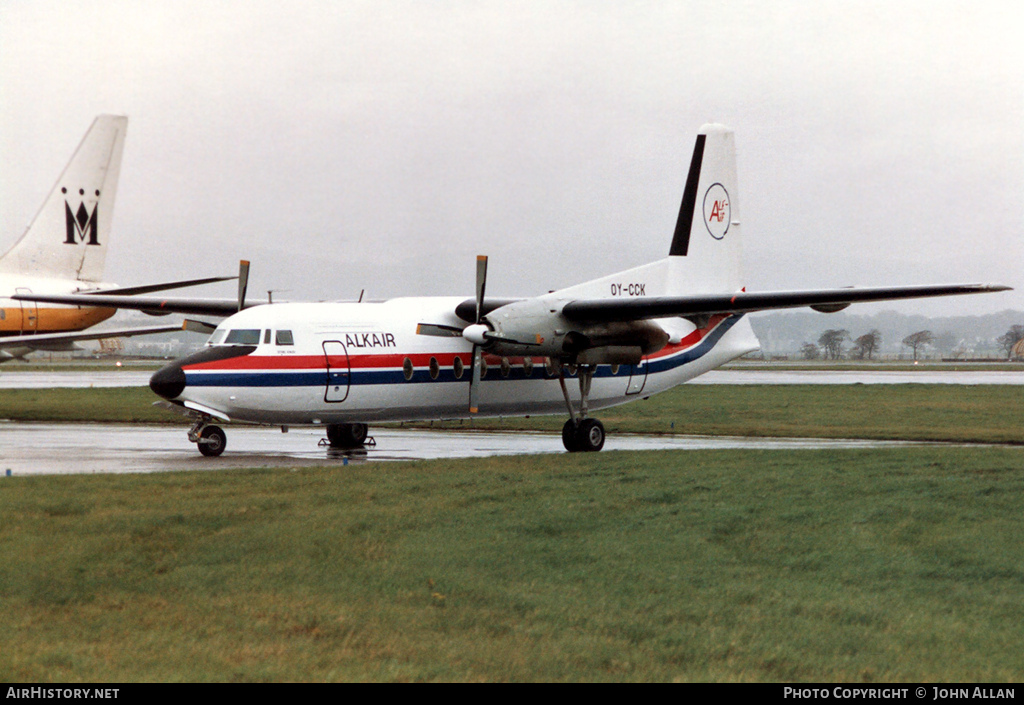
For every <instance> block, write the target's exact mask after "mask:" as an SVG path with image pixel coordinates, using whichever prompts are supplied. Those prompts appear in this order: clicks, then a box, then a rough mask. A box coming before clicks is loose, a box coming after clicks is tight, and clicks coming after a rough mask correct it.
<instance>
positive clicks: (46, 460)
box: [0, 422, 934, 481]
mask: <svg viewBox="0 0 1024 705" xmlns="http://www.w3.org/2000/svg"><path fill="white" fill-rule="evenodd" d="M225 430H226V431H227V436H228V444H227V450H226V451H225V452H224V455H222V456H220V457H219V458H206V457H204V456H202V455H201V454H200V453H199V452H198V451H197V449H196V446H194V445H193V444H191V443H189V442H188V439H187V438H186V437H185V429H184V428H183V427H180V426H174V427H154V426H133V425H108V424H40V423H13V422H7V423H0V449H2V451H0V457H2V459H0V481H3V475H6V474H7V471H8V470H9V471H10V474H11V475H12V476H16V475H41V474H61V473H124V472H160V471H169V470H219V469H225V468H253V467H303V466H310V465H347V464H350V463H365V462H387V461H403V460H405V461H408V460H419V459H431V458H472V457H484V456H493V455H525V454H536V453H550V454H554V453H564V452H565V450H564V449H563V448H562V440H561V436H559V435H555V434H547V433H522V432H516V433H494V432H484V431H427V430H410V429H398V428H396V429H373V430H372V431H371V432H372V433H373V435H374V439H375V441H376V446H374V447H370V448H367V449H365V450H360V451H351V452H341V451H336V450H332V449H330V448H327V447H322V446H320V445H318V443H319V441H320V439H321V437H322V436H323V433H322V431H320V430H318V429H313V428H295V429H291V430H290V432H289V433H281V431H280V429H279V428H267V427H247V426H227V427H225ZM919 445H934V444H923V443H911V442H900V441H862V440H828V439H806V438H740V437H722V436H646V435H630V434H616V435H613V436H609V437H608V439H607V441H606V443H605V450H606V451H609V450H665V449H674V450H701V449H709V448H746V449H796V448H881V447H887V448H891V447H910V446H919Z"/></svg>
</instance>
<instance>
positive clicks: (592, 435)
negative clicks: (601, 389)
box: [558, 365, 604, 453]
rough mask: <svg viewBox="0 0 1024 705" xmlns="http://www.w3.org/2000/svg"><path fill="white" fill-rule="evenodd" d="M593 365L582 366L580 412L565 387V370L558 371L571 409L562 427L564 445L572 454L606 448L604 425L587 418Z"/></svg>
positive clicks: (566, 403)
mask: <svg viewBox="0 0 1024 705" xmlns="http://www.w3.org/2000/svg"><path fill="white" fill-rule="evenodd" d="M595 369H596V368H595V367H594V366H593V365H581V366H580V368H579V380H580V410H579V413H577V412H576V410H575V409H573V406H572V400H570V399H569V390H568V388H566V386H565V369H564V368H559V370H558V383H559V384H560V385H562V396H564V397H565V405H566V407H568V409H569V420H568V421H566V422H565V425H564V426H562V445H564V446H565V449H566V450H567V451H569V452H570V453H579V452H596V451H599V450H601V449H602V448H604V424H602V423H601V422H600V421H598V420H597V419H591V418H587V398H588V397H589V396H590V383H591V381H592V380H593V379H594V370H595Z"/></svg>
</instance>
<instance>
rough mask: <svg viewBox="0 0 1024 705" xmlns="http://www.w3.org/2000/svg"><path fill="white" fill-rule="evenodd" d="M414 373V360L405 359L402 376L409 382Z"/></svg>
mask: <svg viewBox="0 0 1024 705" xmlns="http://www.w3.org/2000/svg"><path fill="white" fill-rule="evenodd" d="M414 371H415V370H414V369H413V366H412V360H410V359H409V358H405V361H404V362H403V363H402V374H404V375H405V380H406V381H409V380H410V379H412V373H413V372H414Z"/></svg>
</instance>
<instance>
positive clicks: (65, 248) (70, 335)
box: [0, 115, 234, 362]
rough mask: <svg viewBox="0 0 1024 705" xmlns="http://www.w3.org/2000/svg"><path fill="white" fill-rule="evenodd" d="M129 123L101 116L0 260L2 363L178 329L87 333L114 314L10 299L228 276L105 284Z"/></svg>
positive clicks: (138, 289) (88, 303) (125, 291)
mask: <svg viewBox="0 0 1024 705" xmlns="http://www.w3.org/2000/svg"><path fill="white" fill-rule="evenodd" d="M127 128H128V118H126V117H124V116H122V115H100V116H99V117H97V118H96V119H95V120H94V121H93V124H92V126H91V127H90V128H89V131H88V132H86V134H85V137H84V138H83V139H82V142H81V143H80V144H79V145H78V149H76V150H75V153H74V155H72V157H71V161H69V162H68V165H67V166H66V167H65V168H64V171H63V172H61V175H60V177H59V178H58V179H57V183H56V184H55V185H54V186H53V188H52V189H51V191H50V194H49V196H47V198H46V200H45V201H44V202H43V206H42V208H40V209H39V212H38V213H37V214H36V216H35V218H34V219H33V220H32V222H31V224H30V225H29V226H28V228H27V229H26V230H25V232H24V234H23V235H22V236H21V238H20V239H19V240H18V241H17V242H16V243H15V244H14V246H13V247H11V249H10V250H8V251H7V252H6V253H5V254H4V255H2V256H0V362H6V361H8V360H13V359H15V358H20V357H24V356H25V355H27V354H29V353H31V352H33V351H35V350H69V349H71V348H72V347H73V345H74V341H77V340H97V339H100V338H113V337H121V336H132V335H146V334H150V333H163V332H167V331H176V330H180V329H181V328H180V326H159V327H149V328H144V327H134V328H119V329H112V330H111V329H108V330H105V331H102V332H97V331H95V330H88V331H87V330H86V329H87V328H90V327H91V326H94V325H96V324H97V323H100V322H102V321H105V320H106V319H108V318H110V317H111V316H113V315H114V313H115V310H114V309H113V308H110V307H103V306H97V305H96V304H95V302H94V301H92V300H90V299H88V298H82V299H79V300H78V301H77V302H76V303H75V305H73V306H65V305H50V306H40V305H38V304H37V303H36V302H34V301H31V300H25V299H21V300H13V299H12V298H10V297H13V296H16V295H26V296H28V295H32V294H40V293H41V294H85V295H87V296H88V295H90V294H91V293H94V292H98V291H102V292H104V293H106V294H120V295H125V296H127V295H133V294H135V295H137V294H144V293H147V292H154V291H163V290H166V289H176V288H180V287H186V286H195V285H197V284H206V283H209V282H214V281H223V280H225V279H233V278H234V277H215V278H210V279H197V280H190V281H180V282H169V283H164V284H149V285H144V286H135V287H117V286H116V285H115V284H109V283H104V282H103V281H102V278H103V265H104V262H105V260H106V254H107V248H108V246H109V244H110V230H111V228H110V225H111V220H112V218H113V214H114V196H115V194H116V192H117V180H118V174H119V173H120V170H121V154H122V152H123V151H124V138H125V131H126V130H127Z"/></svg>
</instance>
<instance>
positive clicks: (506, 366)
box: [501, 357, 512, 377]
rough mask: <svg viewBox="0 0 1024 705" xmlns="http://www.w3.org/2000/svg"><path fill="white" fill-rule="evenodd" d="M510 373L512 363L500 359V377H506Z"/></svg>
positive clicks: (505, 358)
mask: <svg viewBox="0 0 1024 705" xmlns="http://www.w3.org/2000/svg"><path fill="white" fill-rule="evenodd" d="M511 371H512V363H511V362H509V361H508V358H507V357H503V358H501V376H502V377H508V373H509V372H511Z"/></svg>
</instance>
